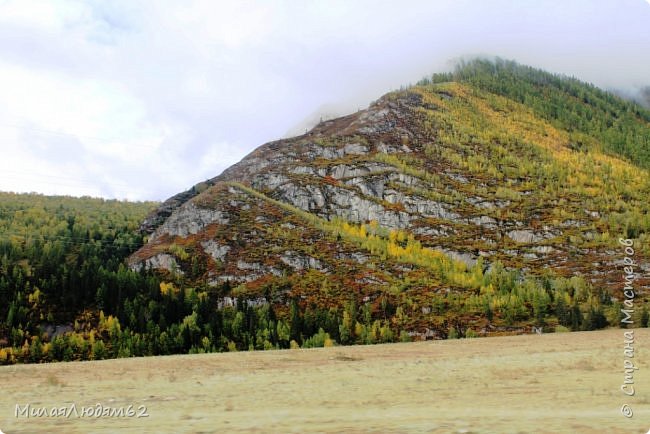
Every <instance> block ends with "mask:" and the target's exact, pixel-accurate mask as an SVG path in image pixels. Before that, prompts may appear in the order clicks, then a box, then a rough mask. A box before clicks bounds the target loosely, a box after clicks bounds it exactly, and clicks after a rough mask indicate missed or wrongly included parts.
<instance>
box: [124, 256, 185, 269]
mask: <svg viewBox="0 0 650 434" xmlns="http://www.w3.org/2000/svg"><path fill="white" fill-rule="evenodd" d="M142 267H146V268H152V269H155V268H157V269H161V270H167V271H170V272H175V273H179V274H183V270H181V269H180V267H179V265H178V263H177V262H176V258H174V257H173V256H172V255H169V254H167V253H159V254H157V255H154V256H151V257H149V258H147V259H145V260H144V262H142V263H138V264H135V265H133V266H132V267H131V268H132V269H134V270H139V269H140V268H142Z"/></svg>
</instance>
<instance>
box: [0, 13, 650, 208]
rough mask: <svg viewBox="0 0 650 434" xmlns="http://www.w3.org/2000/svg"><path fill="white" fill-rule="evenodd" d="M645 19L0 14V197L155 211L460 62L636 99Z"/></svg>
mask: <svg viewBox="0 0 650 434" xmlns="http://www.w3.org/2000/svg"><path fill="white" fill-rule="evenodd" d="M639 6H640V7H639ZM649 21H650V9H648V8H646V7H645V5H643V4H642V3H640V2H638V1H637V2H634V1H632V0H623V1H621V2H616V3H611V4H610V3H605V2H603V3H598V4H597V6H594V4H593V3H591V2H588V1H575V2H570V3H569V2H564V1H560V0H557V1H541V2H534V3H533V2H526V4H525V5H522V4H521V2H516V1H507V0H494V1H490V2H480V3H477V2H468V1H467V2H466V1H457V0H444V1H436V2H430V1H424V0H422V1H413V2H409V3H407V4H404V5H401V4H399V3H396V2H393V1H381V0H374V1H369V0H367V1H356V2H345V1H342V0H334V1H313V2H300V1H275V2H267V1H241V2H223V1H218V2H215V1H208V0H198V1H189V2H180V3H179V2H165V1H153V0H152V1H144V2H132V1H126V0H123V1H122V0H116V1H112V2H103V1H86V2H78V1H66V0H60V1H57V2H47V1H36V0H29V1H28V0H15V1H0V59H1V60H0V140H1V141H0V152H2V153H3V155H4V156H6V158H3V159H2V160H1V161H0V170H2V169H4V170H5V172H3V173H0V190H21V191H29V190H38V191H43V192H47V193H56V192H59V193H76V194H97V195H104V196H116V197H120V198H122V197H128V198H133V199H135V198H138V199H145V198H152V199H164V198H166V197H168V196H170V195H172V194H174V193H176V192H178V191H180V190H183V189H186V188H188V187H190V186H191V185H192V184H194V183H196V182H199V181H201V180H204V179H206V178H210V177H213V176H215V175H217V174H218V173H220V172H221V171H222V170H223V169H225V168H226V167H228V166H229V165H230V164H232V163H234V162H236V161H238V160H239V159H240V158H241V157H243V156H244V155H245V154H247V153H248V152H250V151H251V150H252V149H254V148H255V147H256V146H259V145H260V144H262V143H264V142H266V141H269V140H273V139H276V138H279V137H282V136H283V135H284V134H285V133H286V132H287V131H289V130H292V129H293V130H294V131H295V126H296V125H301V128H303V127H302V125H303V124H301V122H302V121H303V120H305V119H307V118H309V119H312V122H313V120H317V119H318V117H319V113H321V112H322V111H323V110H325V109H324V108H323V107H327V110H326V111H327V113H326V115H330V116H331V115H336V114H343V113H344V112H346V111H354V110H356V109H357V108H362V107H364V106H365V105H366V104H367V103H368V102H369V101H371V100H373V99H376V98H377V97H379V96H380V95H381V94H383V93H385V92H386V91H388V90H391V89H394V88H397V87H399V86H400V85H402V84H408V83H409V82H414V81H416V80H418V79H419V78H421V77H422V76H423V75H425V74H428V73H430V72H433V71H435V70H440V69H441V68H445V67H446V66H447V61H448V59H450V58H454V57H458V56H462V55H466V54H474V53H479V54H484V53H485V54H496V55H500V56H502V57H510V58H516V59H518V60H520V61H521V62H525V63H530V64H532V65H534V66H541V67H545V68H548V69H550V70H552V71H557V72H565V73H569V74H574V75H576V76H578V77H582V78H584V79H586V80H590V81H593V82H596V83H597V84H600V85H603V86H620V87H634V86H641V85H643V84H646V85H647V84H648V83H647V81H646V80H647V77H649V76H650V65H649V64H648V60H647V56H646V51H647V47H648V46H649V45H650V32H649V31H648V29H647V28H648V26H647V22H649ZM332 107H334V109H332ZM10 170H11V172H10ZM10 173H11V174H13V175H12V176H9V174H10Z"/></svg>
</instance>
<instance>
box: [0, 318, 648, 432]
mask: <svg viewBox="0 0 650 434" xmlns="http://www.w3.org/2000/svg"><path fill="white" fill-rule="evenodd" d="M633 346H634V348H635V354H634V359H631V360H633V361H634V364H635V365H636V366H638V367H639V369H638V370H636V371H635V372H634V374H633V381H634V387H635V395H634V396H625V395H624V394H623V393H622V392H621V390H620V386H621V384H622V383H623V380H624V372H623V363H624V361H625V360H626V359H625V356H624V353H623V348H624V336H623V331H622V330H618V329H612V330H605V331H597V332H579V333H558V334H548V335H541V336H540V335H527V336H509V337H498V338H481V339H463V340H449V341H429V342H417V343H407V344H387V345H373V346H354V347H333V348H321V349H309V350H283V351H266V352H242V353H227V354H207V355H190V356H166V357H150V358H132V359H119V360H106V361H96V362H72V363H53V364H46V365H17V366H7V367H2V368H0V381H1V383H0V384H2V394H1V396H0V430H2V431H3V432H4V433H6V434H17V433H35V432H48V433H66V434H70V433H92V432H96V433H104V432H111V433H112V432H120V433H122V432H133V433H167V432H168V433H213V432H214V433H241V432H257V433H261V432H271V433H291V432H295V433H305V432H325V433H342V432H345V433H366V432H372V433H420V432H422V433H471V432H472V433H558V432H567V433H583V432H584V433H594V432H603V433H604V432H607V433H646V432H647V431H648V429H650V351H649V350H648V349H650V330H647V329H635V330H634V344H633ZM98 403H99V404H100V405H101V406H103V408H104V409H106V410H105V411H109V409H118V408H121V407H124V408H126V407H128V406H129V405H133V409H134V410H135V413H136V416H137V414H138V413H139V412H140V411H145V410H144V409H142V410H140V409H139V407H140V406H144V407H145V408H146V413H147V414H148V417H141V418H138V417H135V416H134V417H131V418H128V417H122V418H115V417H114V418H108V417H106V418H104V417H101V418H97V417H76V416H75V415H74V414H72V415H71V417H69V418H65V417H54V418H52V417H26V416H25V408H26V406H27V405H28V404H29V405H30V409H31V410H30V411H31V412H34V413H36V412H38V409H40V408H47V411H48V412H49V411H50V409H51V408H52V407H57V408H59V407H65V409H67V411H70V409H71V408H72V405H73V404H74V405H75V408H76V410H77V413H78V414H80V413H81V412H82V407H88V406H93V407H94V408H96V405H97V404H98ZM17 404H18V406H19V408H18V412H19V415H18V417H16V416H15V413H16V410H17V409H16V405H17ZM623 404H629V405H630V407H631V408H632V411H633V416H632V417H631V418H626V417H624V416H623V415H622V414H621V406H622V405H623ZM21 412H23V413H22V414H20V413H21Z"/></svg>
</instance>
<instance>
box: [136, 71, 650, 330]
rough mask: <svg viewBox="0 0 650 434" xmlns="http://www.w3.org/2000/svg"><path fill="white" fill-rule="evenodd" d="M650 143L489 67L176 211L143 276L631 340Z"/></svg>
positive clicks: (228, 298) (589, 89) (429, 84)
mask: <svg viewBox="0 0 650 434" xmlns="http://www.w3.org/2000/svg"><path fill="white" fill-rule="evenodd" d="M649 137H650V114H649V113H648V112H647V111H645V110H644V109H642V108H641V107H639V106H637V105H634V104H632V103H628V102H625V101H623V100H620V99H618V98H616V97H613V96H611V95H609V94H606V93H605V92H602V91H600V90H598V89H597V88H594V87H593V86H590V85H586V84H584V83H580V82H578V81H577V80H574V79H567V78H563V77H557V76H554V75H551V74H548V73H545V72H542V71H536V70H532V69H530V68H527V67H522V66H520V65H516V64H513V63H508V62H501V61H497V62H496V63H491V62H482V61H476V62H473V63H470V64H466V65H462V66H461V67H459V69H458V70H457V71H456V72H455V73H454V74H441V75H434V76H433V77H432V78H431V79H425V80H423V81H422V82H421V83H419V84H418V85H416V86H412V87H409V88H407V89H405V90H401V91H396V92H392V93H389V94H387V95H385V96H383V97H381V98H380V99H378V100H377V101H375V102H374V103H372V104H371V105H370V106H369V107H368V108H367V109H366V110H362V111H359V112H357V113H354V114H351V115H348V116H344V117H341V118H338V119H334V120H330V121H326V122H321V123H320V124H319V125H317V126H316V127H315V128H314V129H312V130H311V131H310V132H308V133H307V134H304V135H301V136H298V137H294V138H290V139H285V140H279V141H275V142H271V143H267V144H265V145H263V146H260V147H259V148H257V149H256V150H255V151H253V152H252V153H251V154H249V155H248V156H246V157H245V158H244V159H243V160H242V161H241V162H239V163H237V164H235V165H234V166H232V167H230V168H229V169H227V170H226V171H224V172H223V173H222V174H221V175H219V176H217V177H215V178H213V179H211V180H209V181H206V182H204V183H200V184H198V185H196V186H195V187H193V188H192V189H191V190H189V191H187V192H184V193H181V194H179V195H177V196H174V197H173V198H171V199H169V200H167V201H166V202H165V203H164V204H162V205H161V207H160V208H159V209H158V210H157V211H156V212H155V213H152V214H151V215H149V217H148V218H147V219H146V220H145V222H144V223H143V225H142V229H143V231H145V232H147V233H149V234H150V236H149V240H148V243H147V244H146V245H145V246H144V247H143V248H141V249H140V250H139V251H138V252H136V253H135V254H134V255H132V256H131V258H130V259H129V264H130V266H131V267H132V268H133V269H141V268H143V267H146V268H154V269H157V270H159V272H160V273H162V274H163V275H164V276H166V279H167V280H169V281H170V282H174V284H176V285H185V286H191V287H195V288H203V289H204V290H206V291H208V292H212V293H217V294H218V295H219V302H218V303H219V305H218V306H215V308H219V307H221V306H223V305H227V304H234V303H235V302H236V301H237V300H238V299H240V300H241V299H245V300H247V302H248V303H250V304H251V305H260V304H269V303H270V304H272V305H273V306H274V307H275V308H276V309H277V311H278V314H279V315H280V316H288V315H290V312H289V310H290V308H289V306H290V304H291V301H292V300H293V301H294V302H295V303H296V304H297V306H298V309H300V310H301V312H302V311H304V309H305V308H306V307H309V306H312V307H314V308H318V309H331V310H333V311H336V312H339V313H341V312H343V311H344V310H345V309H346V307H345V306H349V305H352V306H355V308H356V306H362V308H363V309H364V310H363V312H364V315H367V316H368V317H369V318H367V319H368V322H367V324H370V323H371V322H372V320H378V321H380V324H384V325H385V326H386V327H388V328H390V329H392V330H393V332H396V333H399V332H404V333H408V334H410V335H412V336H413V335H418V336H424V337H448V336H449V335H450V334H451V335H455V334H456V333H460V334H467V335H470V334H475V333H477V334H490V333H497V332H502V331H508V330H528V329H529V328H530V327H531V326H533V325H541V326H545V327H547V328H552V327H554V326H556V325H558V324H560V325H564V326H567V327H572V328H574V329H576V328H585V327H587V328H588V327H589V326H590V325H589V324H587V325H586V326H585V323H589V322H590V321H591V323H590V324H591V325H592V326H594V327H600V326H603V325H606V324H607V323H608V322H609V323H610V324H614V323H616V322H617V320H618V315H619V311H620V305H619V304H618V303H620V302H621V301H622V300H623V295H622V292H621V290H622V287H623V283H624V281H623V278H622V274H623V268H622V264H623V258H624V256H625V254H624V251H623V249H622V247H621V246H620V245H619V244H618V239H619V238H630V239H633V241H634V247H635V252H634V258H635V261H636V263H637V264H638V266H637V267H636V268H635V272H636V273H638V275H637V276H638V279H637V280H636V281H635V289H636V290H637V291H638V295H637V302H638V303H644V302H645V294H646V293H645V289H646V288H647V285H648V284H649V283H650V279H649V272H650V244H649V243H648V230H649V229H650V217H649V216H648V208H649V207H650V206H649V204H648V197H650V180H649V177H648V169H647V167H648V161H647V159H646V157H647V155H650V151H649V149H650V146H649V145H648V143H649V142H648V138H649ZM638 307H639V312H637V313H635V315H639V314H640V308H641V306H640V304H639V306H638ZM635 318H636V317H635ZM594 324H595V325H594ZM352 333H353V334H354V330H353V332H352ZM357 333H359V331H358V330H357ZM377 333H379V332H378V331H377ZM339 338H340V340H341V341H345V339H344V337H343V336H340V337H339ZM351 340H353V339H350V341H351Z"/></svg>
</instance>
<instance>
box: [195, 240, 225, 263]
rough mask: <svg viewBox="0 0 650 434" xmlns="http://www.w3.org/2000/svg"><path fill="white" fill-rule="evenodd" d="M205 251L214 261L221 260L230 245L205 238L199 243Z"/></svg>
mask: <svg viewBox="0 0 650 434" xmlns="http://www.w3.org/2000/svg"><path fill="white" fill-rule="evenodd" d="M201 246H202V247H203V250H204V251H205V253H207V254H209V255H210V256H211V257H212V259H214V260H216V261H221V262H223V260H224V259H225V257H226V254H227V253H228V252H229V251H230V246H224V245H221V244H219V243H217V242H215V241H214V240H207V241H204V242H202V243H201Z"/></svg>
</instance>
